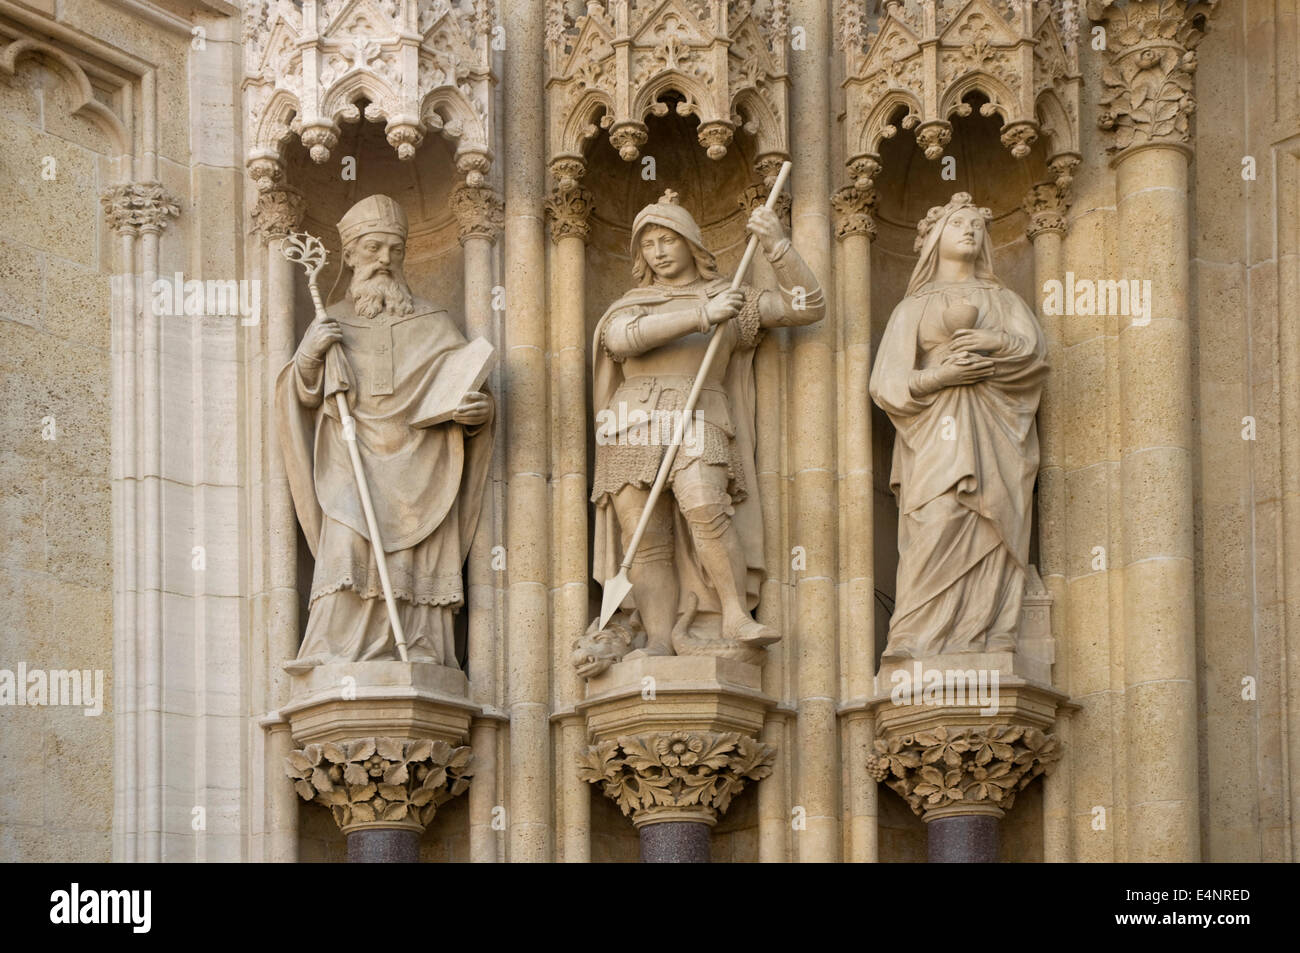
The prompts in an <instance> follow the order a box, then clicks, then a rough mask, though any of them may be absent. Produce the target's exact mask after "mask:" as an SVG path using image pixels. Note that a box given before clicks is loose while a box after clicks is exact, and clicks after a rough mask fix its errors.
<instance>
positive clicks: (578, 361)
mask: <svg viewBox="0 0 1300 953" xmlns="http://www.w3.org/2000/svg"><path fill="white" fill-rule="evenodd" d="M552 171H553V172H554V173H555V174H556V177H557V178H558V179H559V180H560V181H561V182H569V181H573V182H576V181H577V179H579V178H580V177H581V175H582V172H583V169H582V167H581V164H580V163H578V162H576V161H574V160H567V161H563V162H561V163H560V164H559V166H558V167H557V165H556V164H552ZM546 209H547V212H548V213H549V215H550V220H551V240H552V241H553V242H554V256H553V259H552V265H553V268H552V280H553V282H554V285H553V289H552V290H553V294H554V298H553V300H552V308H551V315H550V317H551V320H550V325H551V327H550V332H551V342H550V344H551V395H552V403H551V474H552V477H551V479H552V486H553V489H552V496H553V499H552V507H551V521H552V541H553V546H554V560H553V566H552V572H553V579H552V586H553V590H552V604H553V606H554V609H553V623H552V632H553V633H554V656H555V657H554V658H553V659H552V663H553V664H554V665H555V673H556V686H555V702H556V707H557V709H558V712H559V724H560V735H561V746H562V752H561V755H560V762H559V766H560V771H561V772H562V776H561V778H560V783H559V791H560V797H561V798H562V803H563V810H562V813H561V817H560V826H561V830H562V832H563V836H562V841H563V845H564V860H565V862H566V863H584V862H586V861H589V860H590V859H591V843H590V834H591V831H590V827H591V796H590V791H589V790H588V788H587V786H586V784H584V783H583V782H582V781H581V780H580V779H579V778H578V775H577V763H578V762H577V759H578V756H579V755H580V754H581V752H582V751H583V750H584V749H585V748H586V746H587V731H586V726H585V725H584V724H583V719H582V716H581V715H579V714H578V713H577V711H576V710H575V708H574V706H575V704H576V703H577V701H578V699H579V698H580V697H581V694H582V693H581V690H580V688H579V679H578V675H577V672H576V671H575V670H574V667H573V666H572V665H571V664H568V651H569V646H570V645H571V644H572V642H573V640H574V639H576V638H578V637H579V636H580V635H582V633H583V632H584V631H586V628H587V623H588V621H589V620H588V618H587V612H588V577H589V575H590V562H589V560H588V553H587V431H588V419H587V340H586V338H587V331H586V285H587V281H586V278H587V267H586V265H587V262H586V251H587V240H588V239H589V237H590V235H591V227H590V225H589V224H588V221H589V219H590V216H591V211H592V195H591V193H590V192H588V191H587V190H586V189H584V188H582V187H581V186H578V185H576V184H575V185H574V187H573V188H570V189H564V188H556V189H552V190H551V193H550V196H549V197H548V198H547V201H546Z"/></svg>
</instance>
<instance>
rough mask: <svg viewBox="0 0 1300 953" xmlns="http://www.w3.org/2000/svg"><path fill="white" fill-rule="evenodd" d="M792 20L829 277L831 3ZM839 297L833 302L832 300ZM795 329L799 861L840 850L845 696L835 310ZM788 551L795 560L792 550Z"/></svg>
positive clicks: (796, 221) (797, 236)
mask: <svg viewBox="0 0 1300 953" xmlns="http://www.w3.org/2000/svg"><path fill="white" fill-rule="evenodd" d="M790 22H792V23H797V24H799V25H800V26H802V27H803V28H804V30H805V31H806V41H807V49H808V52H806V53H801V54H798V55H795V56H792V57H791V58H790V78H791V82H790V115H791V116H792V117H793V119H794V122H793V123H792V128H791V130H790V143H791V159H792V160H793V162H794V169H793V171H792V172H791V175H790V183H791V190H790V191H791V196H792V199H793V204H792V214H791V225H792V228H791V240H792V241H793V242H794V245H795V247H796V248H798V249H799V252H800V254H801V255H802V256H803V258H804V260H805V261H806V262H807V263H808V266H809V267H810V268H811V269H812V271H813V274H815V275H817V277H818V278H819V279H820V280H821V281H822V282H823V284H824V285H825V284H826V283H827V282H828V281H829V278H830V273H831V269H830V233H831V224H830V196H831V184H830V175H831V156H830V130H829V129H828V128H827V120H826V115H827V113H826V104H827V103H828V102H830V101H831V88H830V56H829V53H830V50H831V48H832V47H831V38H830V29H829V27H830V11H829V10H828V8H827V5H826V4H825V3H823V2H821V0H793V2H792V3H791V4H790ZM831 303H832V302H829V301H828V305H830V304H831ZM827 311H828V314H827V316H826V319H825V320H824V321H820V322H818V323H817V324H814V325H812V326H810V327H805V328H792V329H790V339H791V342H792V344H793V347H794V353H793V365H794V366H793V372H794V373H793V378H792V379H793V387H792V388H791V391H790V393H789V394H788V395H787V412H788V413H789V414H790V415H791V420H792V421H795V422H797V425H796V426H795V427H794V428H793V429H792V432H794V433H797V434H798V439H795V440H791V442H790V467H791V471H792V473H793V476H794V512H793V521H792V529H791V536H790V544H791V546H801V547H803V550H804V552H805V553H806V568H805V569H803V570H801V571H799V572H798V573H796V574H795V578H794V592H795V612H794V616H793V619H794V625H793V627H792V628H791V629H790V630H788V631H786V632H785V636H786V638H788V639H790V640H791V642H792V644H793V647H794V652H795V654H796V657H797V659H798V661H797V663H796V674H795V678H796V689H795V691H796V694H797V696H798V708H799V713H798V718H797V721H796V726H795V738H796V741H795V743H796V745H797V747H798V751H799V762H798V764H799V772H798V776H797V778H796V779H795V785H794V792H795V793H794V797H795V805H797V806H800V807H802V808H803V809H804V811H805V812H806V819H807V827H806V828H805V829H804V830H801V831H799V832H798V833H797V834H796V835H795V856H796V858H797V859H798V860H800V861H812V862H818V861H820V862H826V861H835V860H838V859H839V857H840V851H841V844H840V798H839V793H840V784H841V778H840V766H839V755H840V752H839V739H838V730H837V729H838V726H837V724H836V712H835V705H836V699H837V698H838V696H839V689H840V684H839V666H838V659H837V658H836V656H837V652H836V628H837V626H836V616H837V611H836V609H837V606H836V598H835V583H834V579H835V572H836V567H835V564H836V555H837V553H836V548H835V525H836V520H837V513H838V509H837V501H836V496H835V439H834V433H835V416H836V401H835V357H834V350H835V338H836V333H837V331H836V328H837V326H836V323H835V322H836V316H835V311H834V308H833V307H828V309H827ZM786 558H789V557H788V555H787V556H786Z"/></svg>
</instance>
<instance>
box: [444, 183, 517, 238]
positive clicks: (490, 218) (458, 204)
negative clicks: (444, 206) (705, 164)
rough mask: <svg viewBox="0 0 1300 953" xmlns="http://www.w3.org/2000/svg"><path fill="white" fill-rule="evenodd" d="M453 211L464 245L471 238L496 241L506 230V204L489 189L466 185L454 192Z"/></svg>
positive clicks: (452, 195) (452, 196) (452, 197)
mask: <svg viewBox="0 0 1300 953" xmlns="http://www.w3.org/2000/svg"><path fill="white" fill-rule="evenodd" d="M451 211H452V214H453V215H455V216H456V226H457V233H458V235H459V237H460V241H461V243H462V244H463V243H464V242H465V240H466V239H469V238H486V239H487V240H488V241H490V242H494V241H496V240H497V238H498V237H499V236H500V235H501V231H502V229H504V228H505V203H504V202H502V200H501V196H499V195H497V193H496V192H495V191H494V190H492V189H490V188H488V187H487V186H473V185H462V186H461V187H460V188H458V189H456V191H454V192H452V193H451Z"/></svg>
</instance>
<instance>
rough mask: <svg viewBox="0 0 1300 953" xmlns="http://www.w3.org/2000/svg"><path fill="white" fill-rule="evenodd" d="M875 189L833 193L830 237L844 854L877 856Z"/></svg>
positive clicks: (867, 859)
mask: <svg viewBox="0 0 1300 953" xmlns="http://www.w3.org/2000/svg"><path fill="white" fill-rule="evenodd" d="M875 204H876V192H875V190H874V189H869V190H867V191H860V190H858V189H856V188H854V187H852V186H850V187H848V188H843V189H840V190H839V191H838V192H836V193H835V195H834V196H833V197H832V198H831V205H832V206H833V207H834V209H835V237H836V238H837V239H839V241H840V258H839V266H840V267H839V276H838V277H839V292H840V311H839V314H840V315H841V316H842V323H843V337H842V338H841V365H840V374H839V378H840V380H841V381H842V384H841V387H842V390H843V394H844V401H843V408H844V418H843V420H842V421H841V423H840V427H839V437H840V441H839V444H840V463H839V468H840V475H841V480H840V487H841V496H840V566H841V572H840V588H841V590H842V591H841V594H840V606H841V616H840V627H841V628H840V631H841V646H842V649H841V650H842V652H843V657H844V665H845V667H846V669H847V671H846V673H845V674H846V676H847V678H846V689H847V701H846V703H845V704H844V705H842V706H841V707H840V716H841V718H842V719H843V725H844V734H845V737H844V743H843V747H844V759H845V765H846V771H847V772H848V788H849V804H848V823H849V832H848V833H849V838H848V852H849V857H848V859H849V860H851V861H853V862H855V863H874V862H875V861H876V860H877V859H878V854H877V840H876V823H877V803H876V802H877V796H878V792H877V788H876V785H875V784H873V783H872V782H871V779H870V778H869V777H868V776H867V774H866V766H865V760H866V758H867V756H868V754H869V753H870V748H871V742H872V740H873V736H874V719H873V718H872V716H871V712H870V711H869V710H868V708H867V706H866V700H867V698H868V696H869V695H870V694H871V690H872V672H873V670H874V668H875V660H876V637H875V568H874V565H873V562H874V560H873V553H874V543H873V540H874V538H875V530H874V528H873V524H872V520H873V517H874V513H873V508H872V496H873V492H874V487H873V473H872V462H871V395H870V394H869V393H868V390H867V384H868V381H869V379H870V376H871V243H872V242H873V241H874V240H875V237H876V223H875V221H874V220H873V219H872V211H873V210H874V208H875Z"/></svg>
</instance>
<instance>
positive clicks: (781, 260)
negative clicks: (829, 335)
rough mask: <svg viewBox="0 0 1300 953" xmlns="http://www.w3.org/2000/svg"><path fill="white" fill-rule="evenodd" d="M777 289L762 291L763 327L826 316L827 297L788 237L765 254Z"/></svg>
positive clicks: (784, 324)
mask: <svg viewBox="0 0 1300 953" xmlns="http://www.w3.org/2000/svg"><path fill="white" fill-rule="evenodd" d="M768 261H770V262H771V263H772V270H773V271H774V272H775V273H776V282H777V285H778V287H779V288H780V289H781V290H780V292H773V291H765V292H764V293H763V297H762V299H761V300H760V301H759V315H760V319H761V322H762V325H763V327H765V328H773V327H783V326H786V327H788V326H791V325H802V324H814V323H816V322H818V321H820V320H821V319H822V318H823V317H824V316H825V315H826V299H825V296H824V295H823V294H822V287H821V282H819V281H818V280H817V276H816V275H814V274H813V272H812V269H811V268H809V267H808V265H807V263H805V262H804V260H803V258H802V257H800V255H799V252H797V251H796V250H795V248H794V246H793V245H792V244H790V239H788V238H783V239H781V241H780V242H779V243H778V244H777V249H776V254H774V255H771V256H769V257H768Z"/></svg>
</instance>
